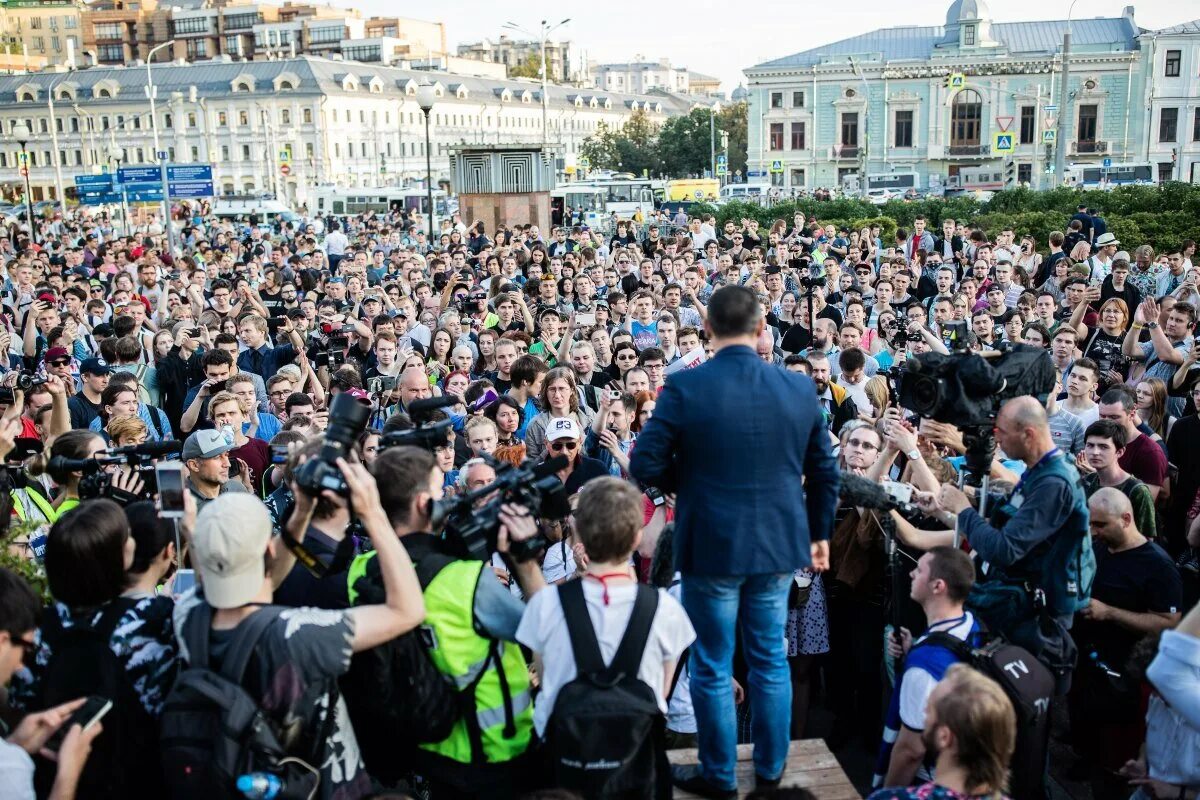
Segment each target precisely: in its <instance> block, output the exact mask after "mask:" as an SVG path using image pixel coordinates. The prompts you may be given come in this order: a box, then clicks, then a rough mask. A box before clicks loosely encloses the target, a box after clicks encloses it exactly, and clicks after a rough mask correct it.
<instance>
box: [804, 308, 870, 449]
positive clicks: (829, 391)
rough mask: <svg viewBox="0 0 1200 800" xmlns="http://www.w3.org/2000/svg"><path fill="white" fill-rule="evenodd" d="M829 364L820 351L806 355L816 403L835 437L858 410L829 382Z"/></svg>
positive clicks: (840, 389)
mask: <svg viewBox="0 0 1200 800" xmlns="http://www.w3.org/2000/svg"><path fill="white" fill-rule="evenodd" d="M830 324H831V325H832V324H833V323H830ZM829 362H830V359H829V356H827V355H826V354H825V353H823V352H821V351H820V350H813V351H810V352H809V354H808V363H809V364H811V365H812V379H813V383H814V384H816V389H817V401H818V402H819V403H820V404H821V413H822V414H824V416H825V424H826V425H827V426H828V427H829V431H830V432H831V433H832V434H833V435H834V436H837V435H838V433H839V431H841V429H842V426H843V425H845V424H846V423H847V422H849V421H850V420H852V419H854V418H855V417H857V416H858V408H857V407H856V406H855V405H854V400H852V399H851V398H850V395H849V394H848V393H847V392H846V390H845V389H843V388H842V387H841V386H838V385H837V384H836V383H832V382H831V381H832V375H831V370H832V369H833V368H832V367H831V366H830V363H829Z"/></svg>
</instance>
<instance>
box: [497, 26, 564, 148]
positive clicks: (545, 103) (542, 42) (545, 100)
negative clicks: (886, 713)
mask: <svg viewBox="0 0 1200 800" xmlns="http://www.w3.org/2000/svg"><path fill="white" fill-rule="evenodd" d="M570 21H571V18H570V17H567V18H566V19H564V20H563V21H562V22H559V23H557V24H555V25H550V24H548V23H547V22H546V20H542V21H541V24H540V26H539V30H540V33H530V32H529V31H527V30H525V29H524V28H522V27H520V26H519V25H517V24H516V23H515V22H506V23H504V25H503V27H505V28H508V29H509V30H510V31H516V32H517V33H523V34H525V35H526V36H529V37H532V38H535V39H537V40H538V43H539V46H540V48H541V53H542V142H543V143H549V141H550V128H549V125H548V123H547V122H546V117H547V114H548V112H549V108H550V106H549V103H550V98H549V97H548V96H547V95H546V83H547V79H548V77H549V71H548V70H547V69H546V40H547V39H548V38H549V37H550V34H552V33H554V32H555V31H556V30H558V29H559V28H561V27H562V26H563V25H566V24H567V23H568V22H570Z"/></svg>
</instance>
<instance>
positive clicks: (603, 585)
mask: <svg viewBox="0 0 1200 800" xmlns="http://www.w3.org/2000/svg"><path fill="white" fill-rule="evenodd" d="M584 577H585V578H591V579H592V580H595V581H599V582H600V586H601V588H602V589H603V594H602V595H601V597H602V598H603V600H604V605H608V581H609V579H611V578H624V579H626V580H632V578H630V576H629V573H628V572H607V573H605V574H603V575H593V574H592V573H590V572H589V573H588V574H586V575H584Z"/></svg>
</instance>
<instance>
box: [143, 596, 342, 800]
mask: <svg viewBox="0 0 1200 800" xmlns="http://www.w3.org/2000/svg"><path fill="white" fill-rule="evenodd" d="M282 611H283V609H282V608H280V607H276V606H266V607H264V608H262V609H260V610H259V611H257V612H256V613H254V614H252V615H251V616H249V617H248V618H246V619H245V620H243V621H242V622H241V623H240V624H239V625H238V627H237V628H236V630H235V633H234V636H233V640H232V641H231V642H230V643H229V649H228V651H227V652H226V654H225V657H224V658H223V659H222V663H221V667H220V669H219V670H214V669H212V668H211V667H210V666H209V636H210V626H211V625H212V607H211V606H209V605H208V604H207V603H201V604H200V605H199V606H198V607H197V608H196V609H195V610H194V611H192V612H191V613H190V614H189V615H188V617H187V620H186V621H185V623H184V625H183V629H182V632H181V633H182V638H183V640H184V642H185V644H186V645H187V648H188V662H189V667H188V669H185V670H184V671H183V673H182V674H181V675H180V676H179V680H177V681H176V682H175V686H174V688H172V689H171V693H170V694H169V695H167V699H166V703H165V704H164V705H163V713H162V720H161V732H162V739H161V745H160V753H161V756H162V765H163V770H164V772H165V773H166V782H167V789H168V791H167V792H166V793H165V794H164V795H162V796H165V797H171V798H172V799H173V800H224V799H225V798H230V799H231V800H232V798H241V797H244V795H243V794H241V793H240V792H239V791H238V790H237V786H236V783H237V779H238V777H239V776H241V775H246V774H250V773H254V772H266V773H271V774H273V775H275V776H277V777H279V778H280V780H281V781H282V783H283V792H282V793H281V794H279V795H277V797H278V798H279V800H290V799H292V798H309V797H312V796H313V794H314V793H315V791H316V789H317V786H318V784H319V783H320V772H319V769H320V763H321V762H320V760H319V759H320V756H321V755H322V753H323V751H324V743H325V740H326V739H327V738H328V736H329V731H330V727H331V726H332V723H333V719H334V717H335V716H336V707H335V705H334V704H335V703H336V702H337V696H336V691H334V692H331V694H330V697H329V707H328V710H327V713H326V715H325V720H324V722H323V724H322V731H321V733H320V736H319V738H318V739H317V741H316V747H317V748H318V750H319V751H320V752H318V753H317V754H316V757H313V756H312V755H310V756H309V758H310V761H311V763H309V762H306V761H304V760H302V759H300V758H297V757H293V756H291V755H290V754H289V753H287V751H286V750H285V749H284V747H283V746H282V745H281V744H280V741H279V736H278V735H277V733H276V731H275V728H274V726H273V724H272V723H271V721H270V720H269V719H268V718H267V716H266V714H264V713H263V711H262V709H261V708H260V707H259V704H258V701H257V700H256V699H255V698H254V697H252V696H251V695H250V693H249V692H248V691H246V689H245V688H243V686H242V679H243V676H244V674H245V672H246V667H247V665H248V664H249V663H250V658H251V656H252V655H253V654H254V650H255V647H256V646H257V645H258V642H259V640H260V639H262V637H263V634H264V633H266V631H267V629H268V628H270V627H271V625H272V624H273V623H274V622H275V620H277V619H279V615H280V613H281V612H282Z"/></svg>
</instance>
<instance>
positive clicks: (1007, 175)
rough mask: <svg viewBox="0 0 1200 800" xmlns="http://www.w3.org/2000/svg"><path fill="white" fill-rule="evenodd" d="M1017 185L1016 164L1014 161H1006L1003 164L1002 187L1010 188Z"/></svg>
mask: <svg viewBox="0 0 1200 800" xmlns="http://www.w3.org/2000/svg"><path fill="white" fill-rule="evenodd" d="M1016 185H1017V164H1016V162H1015V161H1006V162H1005V164H1004V188H1006V189H1010V188H1012V187H1013V186H1016Z"/></svg>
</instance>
